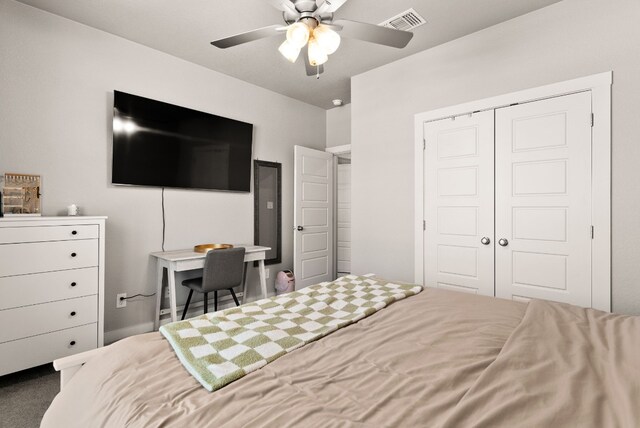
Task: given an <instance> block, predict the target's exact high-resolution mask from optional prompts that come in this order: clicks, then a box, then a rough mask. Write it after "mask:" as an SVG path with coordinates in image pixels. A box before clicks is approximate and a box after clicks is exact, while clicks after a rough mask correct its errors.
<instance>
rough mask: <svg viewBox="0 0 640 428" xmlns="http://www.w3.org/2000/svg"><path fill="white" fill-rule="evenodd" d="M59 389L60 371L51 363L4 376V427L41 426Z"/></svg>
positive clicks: (0, 421)
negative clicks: (45, 413)
mask: <svg viewBox="0 0 640 428" xmlns="http://www.w3.org/2000/svg"><path fill="white" fill-rule="evenodd" d="M59 391H60V374H59V373H57V372H56V371H54V369H53V365H51V364H46V365H44V366H39V367H34V368H32V369H29V370H24V371H21V372H18V373H12V374H9V375H6V376H0V415H1V416H0V427H1V428H34V427H39V426H40V420H41V419H42V416H43V415H44V412H45V411H46V410H47V408H48V407H49V404H51V401H52V400H53V397H55V396H56V394H57V393H58V392H59Z"/></svg>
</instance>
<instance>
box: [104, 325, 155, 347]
mask: <svg viewBox="0 0 640 428" xmlns="http://www.w3.org/2000/svg"><path fill="white" fill-rule="evenodd" d="M150 331H153V321H150V322H145V323H142V324H136V325H131V326H129V327H124V328H119V329H117V330H111V331H105V332H104V344H105V345H110V344H112V343H113V342H117V341H118V340H120V339H124V338H125V337H129V336H135V335H137V334H143V333H149V332H150Z"/></svg>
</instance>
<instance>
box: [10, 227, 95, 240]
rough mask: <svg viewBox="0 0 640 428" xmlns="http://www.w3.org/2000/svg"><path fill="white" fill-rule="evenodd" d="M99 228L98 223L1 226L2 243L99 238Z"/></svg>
mask: <svg viewBox="0 0 640 428" xmlns="http://www.w3.org/2000/svg"><path fill="white" fill-rule="evenodd" d="M99 230H100V229H99V227H98V225H97V224H88V225H86V224H83V225H78V226H73V225H71V226H30V227H1V228H0V244H15V243H23V242H44V241H71V240H74V239H97V238H98V235H99Z"/></svg>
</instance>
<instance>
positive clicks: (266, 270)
mask: <svg viewBox="0 0 640 428" xmlns="http://www.w3.org/2000/svg"><path fill="white" fill-rule="evenodd" d="M270 273H271V269H265V270H264V279H269V274H270Z"/></svg>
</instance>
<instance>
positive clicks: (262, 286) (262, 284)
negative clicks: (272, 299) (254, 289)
mask: <svg viewBox="0 0 640 428" xmlns="http://www.w3.org/2000/svg"><path fill="white" fill-rule="evenodd" d="M258 269H259V272H260V290H261V291H262V298H263V299H266V298H267V279H266V273H265V271H264V259H262V260H260V261H259V262H258Z"/></svg>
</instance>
